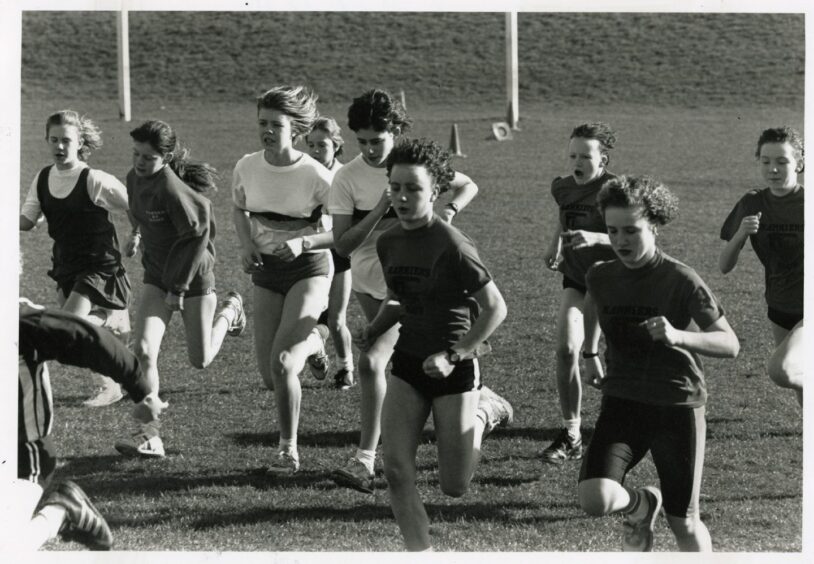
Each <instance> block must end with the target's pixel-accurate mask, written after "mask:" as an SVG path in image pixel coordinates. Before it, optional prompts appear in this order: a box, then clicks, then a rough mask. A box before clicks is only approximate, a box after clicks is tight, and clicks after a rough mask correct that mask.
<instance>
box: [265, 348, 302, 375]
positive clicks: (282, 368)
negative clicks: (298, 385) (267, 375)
mask: <svg viewBox="0 0 814 564" xmlns="http://www.w3.org/2000/svg"><path fill="white" fill-rule="evenodd" d="M295 364H296V359H295V358H294V355H293V354H291V351H288V350H284V351H280V352H279V353H278V354H272V357H271V371H272V373H273V374H280V375H281V376H283V377H287V376H289V375H292V374H293V375H294V376H296V373H297V372H299V370H298V368H297V366H295ZM300 368H301V367H300Z"/></svg>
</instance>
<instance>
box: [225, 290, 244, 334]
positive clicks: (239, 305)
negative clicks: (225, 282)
mask: <svg viewBox="0 0 814 564" xmlns="http://www.w3.org/2000/svg"><path fill="white" fill-rule="evenodd" d="M220 307H221V314H222V312H223V310H224V309H226V308H227V307H230V308H232V309H233V310H234V312H235V316H234V318H233V319H232V322H231V323H230V324H229V329H227V330H226V333H228V334H229V335H230V336H232V337H239V336H240V335H242V334H243V331H245V330H246V312H245V310H244V309H243V298H242V297H241V296H240V294H238V293H237V292H231V291H230V292H226V298H224V300H223V301H222V302H221V304H220Z"/></svg>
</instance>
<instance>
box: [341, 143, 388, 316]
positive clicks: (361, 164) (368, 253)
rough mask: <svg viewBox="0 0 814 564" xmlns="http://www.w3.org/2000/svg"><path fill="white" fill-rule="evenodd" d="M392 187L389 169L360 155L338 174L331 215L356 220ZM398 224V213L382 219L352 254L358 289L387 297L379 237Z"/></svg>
mask: <svg viewBox="0 0 814 564" xmlns="http://www.w3.org/2000/svg"><path fill="white" fill-rule="evenodd" d="M388 186H389V180H388V178H387V169H386V168H384V167H382V168H375V167H372V166H370V165H369V164H367V163H366V162H365V160H364V158H362V155H357V156H356V157H355V158H354V159H353V160H351V161H350V162H349V163H347V164H346V165H345V166H343V167H342V168H341V169H339V170H338V171H337V172H336V174H335V175H334V179H333V183H332V184H331V197H330V203H329V205H328V209H329V210H330V212H331V214H343V215H352V216H353V217H354V220H358V219H360V218H361V217H363V216H364V214H365V213H367V212H370V210H372V209H373V208H375V207H376V204H377V203H379V200H380V199H381V197H382V193H383V192H384V191H385V190H386V189H387V187H388ZM397 223H398V219H397V218H396V217H395V215H394V214H393V215H392V216H390V217H384V218H382V219H381V221H379V223H378V224H376V227H375V228H374V229H373V231H372V232H371V233H370V234H369V235H368V236H367V237H366V238H365V240H364V241H362V244H361V245H359V246H358V247H357V248H356V249H354V251H353V252H352V253H351V255H350V256H351V280H352V282H351V285H352V287H353V290H354V291H355V292H360V293H363V294H369V295H370V296H373V297H374V298H376V299H379V300H381V299H384V297H385V295H386V294H387V287H386V285H385V282H384V275H383V274H382V267H381V263H380V262H379V257H378V255H377V254H376V240H377V239H378V238H379V236H380V235H381V234H382V233H383V232H384V231H385V230H386V229H389V228H390V227H393V226H394V225H396V224H397Z"/></svg>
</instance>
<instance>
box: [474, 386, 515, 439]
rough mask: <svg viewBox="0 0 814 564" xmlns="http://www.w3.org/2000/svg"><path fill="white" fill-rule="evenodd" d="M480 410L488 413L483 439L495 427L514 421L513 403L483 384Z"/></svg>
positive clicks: (479, 400) (479, 404)
mask: <svg viewBox="0 0 814 564" xmlns="http://www.w3.org/2000/svg"><path fill="white" fill-rule="evenodd" d="M478 410H479V411H482V412H483V413H484V414H485V415H486V425H485V426H484V428H483V437H482V439H481V440H483V439H485V438H486V437H487V436H489V433H491V432H492V431H494V430H495V428H497V427H505V426H507V425H511V424H512V421H514V409H513V408H512V404H510V403H509V402H508V401H507V400H506V399H504V398H502V397H500V396H499V395H497V394H496V393H495V392H493V391H492V390H491V389H489V388H487V387H486V386H482V387H481V389H480V398H479V399H478Z"/></svg>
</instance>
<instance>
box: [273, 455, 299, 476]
mask: <svg viewBox="0 0 814 564" xmlns="http://www.w3.org/2000/svg"><path fill="white" fill-rule="evenodd" d="M299 469H300V457H299V454H297V452H296V451H293V452H292V451H284V450H281V451H279V452H278V453H277V456H276V457H275V458H274V459H273V460H272V461H271V465H269V467H268V469H267V470H266V473H267V474H293V473H295V472H297V471H298V470H299Z"/></svg>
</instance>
